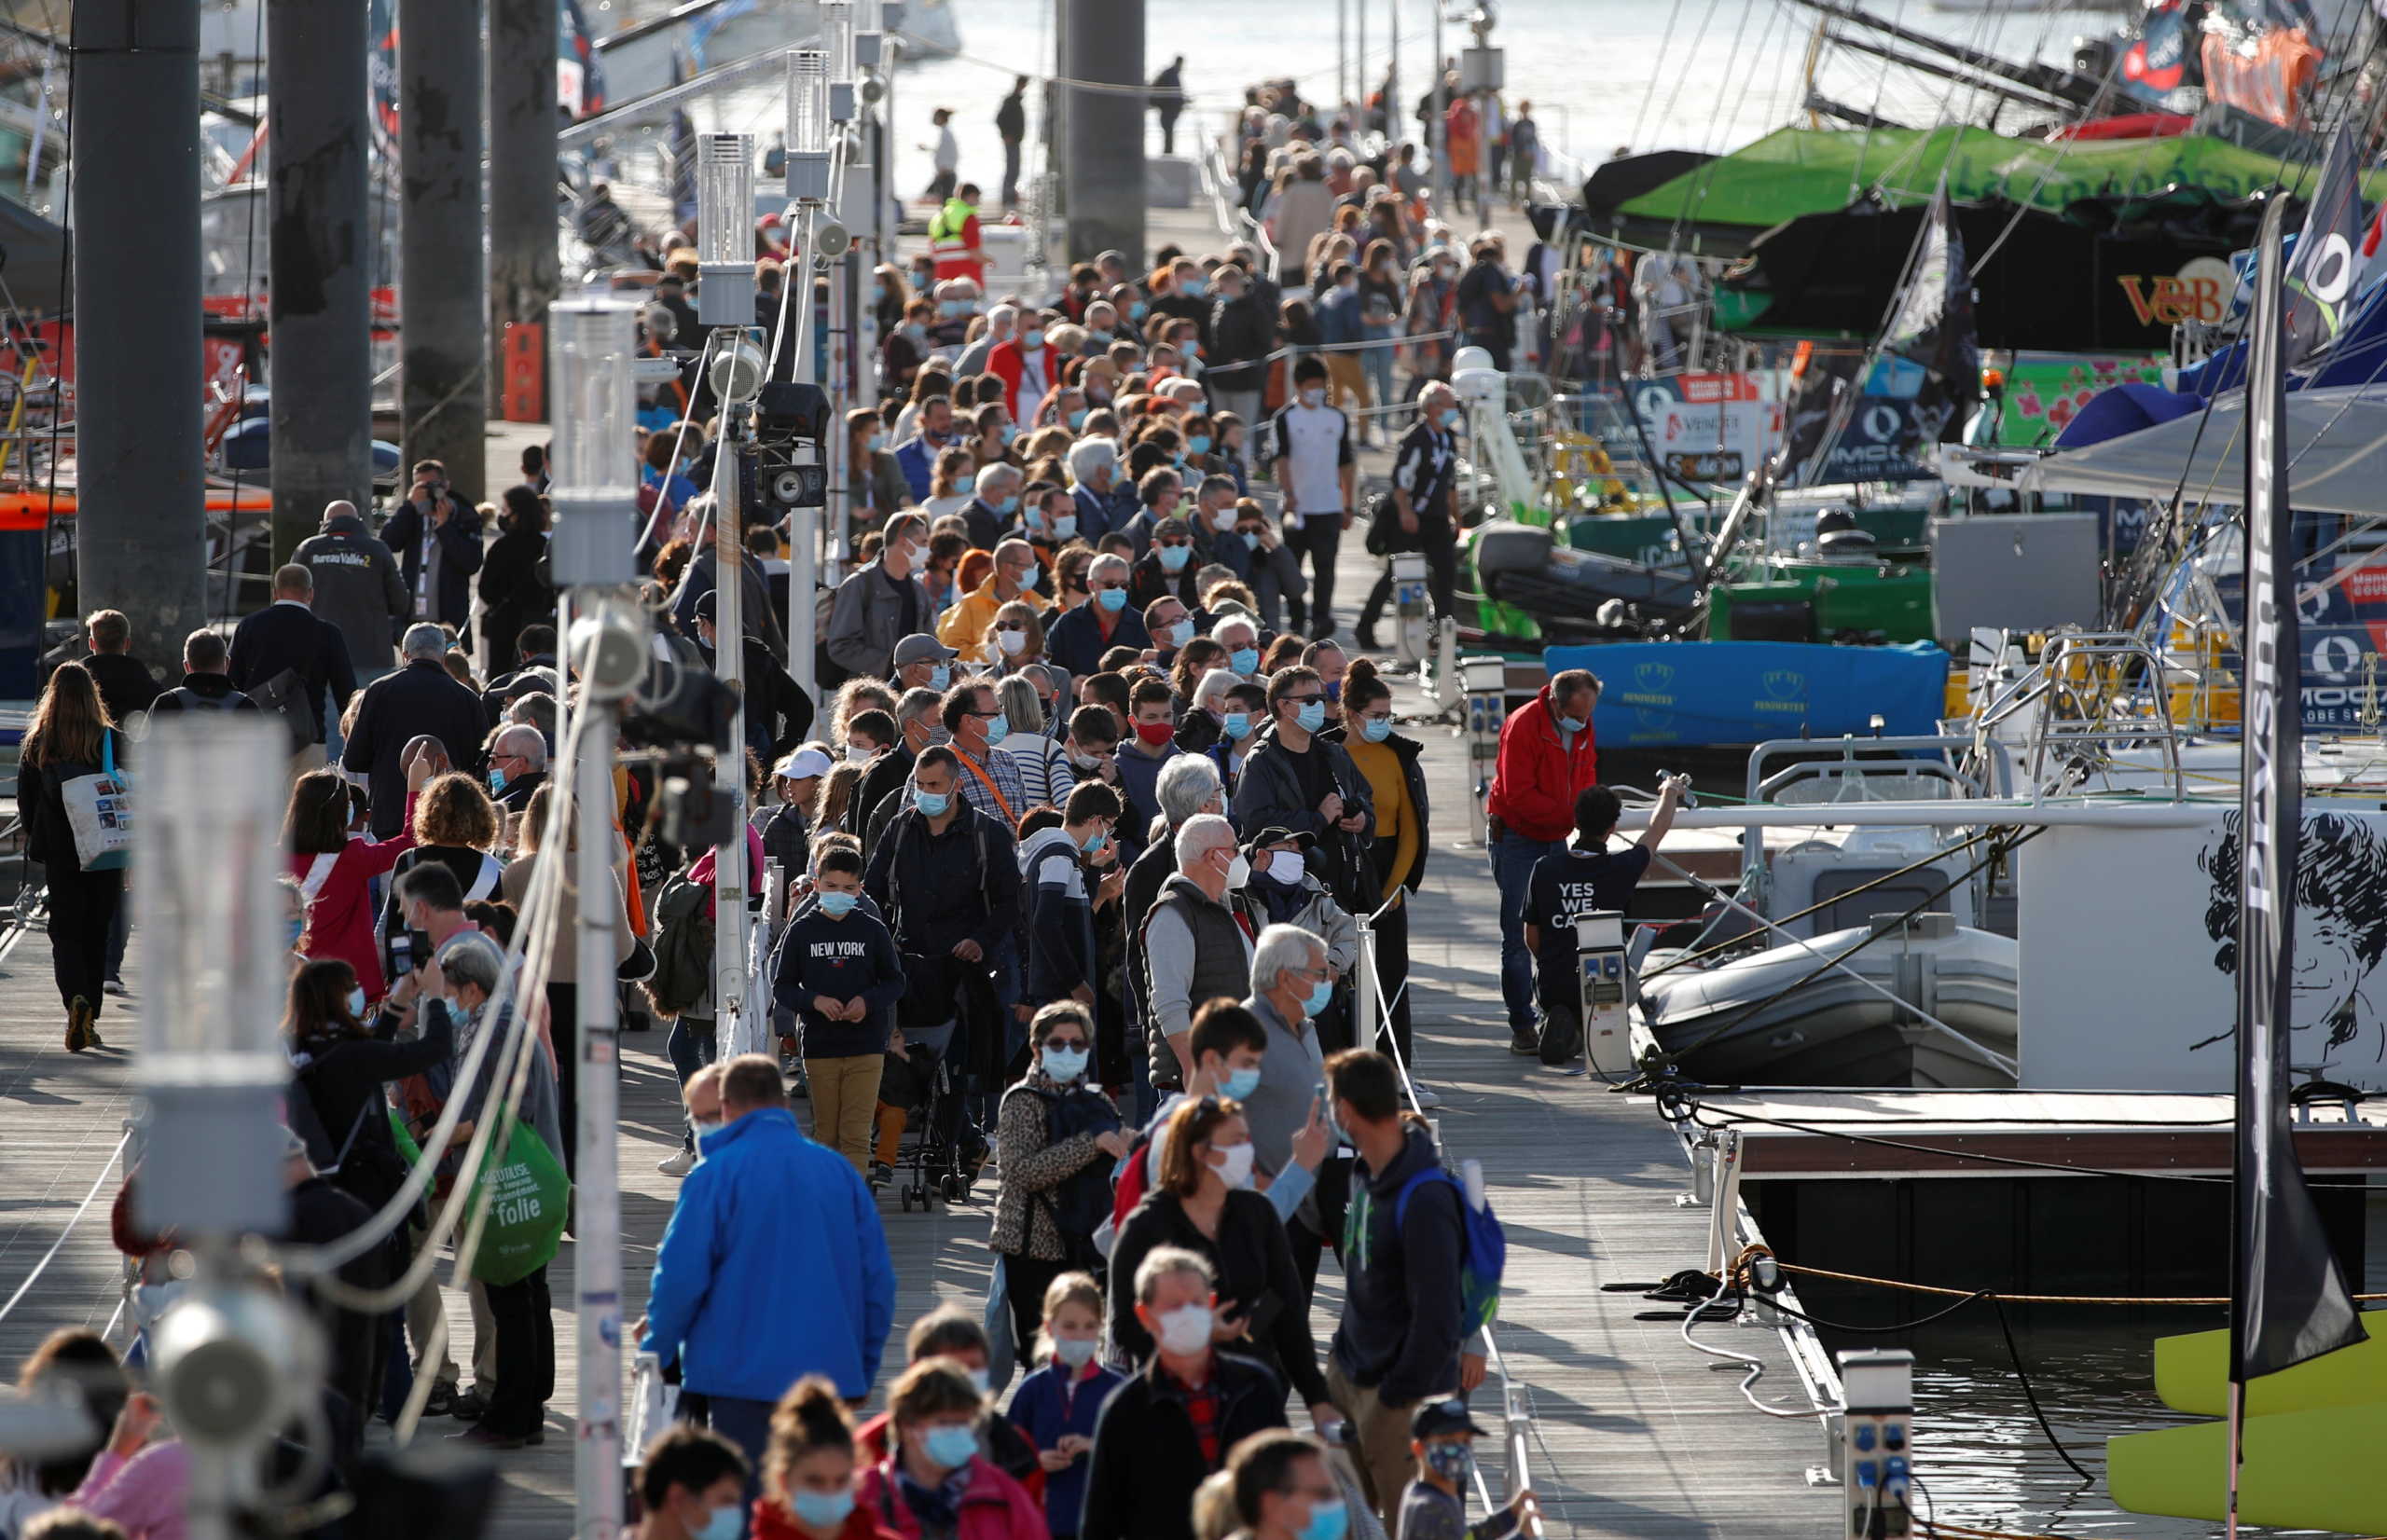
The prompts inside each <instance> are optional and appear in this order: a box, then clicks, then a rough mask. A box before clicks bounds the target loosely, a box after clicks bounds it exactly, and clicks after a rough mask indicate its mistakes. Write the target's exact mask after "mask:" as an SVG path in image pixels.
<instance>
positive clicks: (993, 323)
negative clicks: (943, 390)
mask: <svg viewBox="0 0 2387 1540" xmlns="http://www.w3.org/2000/svg"><path fill="white" fill-rule="evenodd" d="M1018 330H1019V307H1018V306H1016V305H996V306H992V307H990V308H989V309H987V324H986V328H985V330H983V331H981V332H980V333H979V334H978V337H977V338H976V340H974V341H973V342H972V343H971V344H970V345H969V346H968V347H966V348H964V349H962V350H961V356H960V357H959V358H957V359H955V360H954V361H953V372H954V374H955V375H956V376H957V377H958V378H962V379H968V378H971V377H972V376H973V375H981V374H984V373H986V372H987V354H988V353H991V352H993V351H995V345H996V344H997V343H1000V342H1008V341H1010V340H1011V339H1012V337H1013V335H1014V334H1015V333H1016V332H1017V331H1018Z"/></svg>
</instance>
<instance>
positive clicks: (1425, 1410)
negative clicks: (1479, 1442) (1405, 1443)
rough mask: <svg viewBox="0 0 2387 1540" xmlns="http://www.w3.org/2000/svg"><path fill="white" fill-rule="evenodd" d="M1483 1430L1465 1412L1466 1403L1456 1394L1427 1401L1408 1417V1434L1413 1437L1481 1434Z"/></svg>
mask: <svg viewBox="0 0 2387 1540" xmlns="http://www.w3.org/2000/svg"><path fill="white" fill-rule="evenodd" d="M1445 1433H1473V1434H1481V1433H1483V1429H1482V1428H1480V1427H1477V1426H1476V1425H1475V1419H1474V1418H1472V1417H1469V1415H1468V1414H1467V1403H1466V1402H1465V1401H1462V1400H1460V1399H1459V1398H1458V1397H1457V1396H1443V1397H1442V1399H1441V1400H1438V1401H1428V1402H1426V1403H1425V1404H1424V1405H1422V1406H1420V1407H1419V1408H1418V1409H1416V1410H1415V1411H1414V1412H1413V1413H1411V1415H1410V1418H1409V1436H1410V1437H1413V1438H1432V1437H1436V1436H1438V1435H1440V1434H1445Z"/></svg>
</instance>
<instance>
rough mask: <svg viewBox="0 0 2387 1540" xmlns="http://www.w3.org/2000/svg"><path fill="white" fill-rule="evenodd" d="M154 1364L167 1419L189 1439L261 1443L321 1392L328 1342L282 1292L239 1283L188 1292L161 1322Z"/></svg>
mask: <svg viewBox="0 0 2387 1540" xmlns="http://www.w3.org/2000/svg"><path fill="white" fill-rule="evenodd" d="M152 1362H153V1364H154V1366H155V1367H154V1380H153V1382H154V1383H155V1384H156V1386H157V1390H158V1399H159V1402H160V1403H161V1405H162V1406H163V1408H164V1409H165V1413H166V1420H167V1421H168V1422H169V1423H172V1424H173V1428H174V1431H175V1432H176V1433H178V1434H180V1435H181V1436H182V1437H183V1438H184V1439H186V1441H188V1442H190V1443H193V1444H199V1445H205V1446H208V1447H211V1448H214V1449H219V1450H239V1449H247V1448H262V1447H263V1446H264V1444H265V1442H266V1441H267V1440H268V1439H270V1438H271V1437H273V1436H274V1435H275V1434H277V1433H279V1432H281V1431H282V1428H283V1424H285V1423H288V1422H289V1421H290V1419H291V1418H292V1417H293V1416H294V1415H296V1414H297V1412H298V1411H299V1410H300V1409H301V1403H303V1402H304V1401H306V1400H307V1399H308V1398H310V1397H311V1396H313V1395H314V1394H315V1392H316V1389H317V1387H318V1386H319V1384H320V1383H321V1381H322V1377H323V1343H322V1339H321V1334H320V1332H319V1331H318V1330H317V1328H316V1327H315V1325H314V1323H313V1322H311V1321H310V1320H309V1319H307V1317H306V1316H305V1315H303V1314H302V1313H299V1312H298V1311H297V1310H296V1309H294V1308H293V1307H292V1306H291V1305H290V1304H289V1303H287V1302H286V1301H285V1300H284V1299H283V1298H282V1297H281V1296H280V1295H277V1294H269V1293H267V1292H265V1291H264V1290H263V1289H260V1288H256V1287H253V1286H245V1285H234V1286H228V1287H214V1288H207V1289H203V1290H201V1289H194V1290H193V1291H192V1292H191V1293H188V1294H186V1295H185V1296H184V1297H183V1298H182V1299H181V1300H180V1301H179V1302H178V1303H176V1304H175V1306H174V1307H173V1309H172V1310H170V1311H168V1312H167V1313H166V1314H165V1316H164V1318H163V1319H162V1320H160V1321H159V1323H158V1329H157V1333H156V1336H155V1353H154V1357H153V1359H152Z"/></svg>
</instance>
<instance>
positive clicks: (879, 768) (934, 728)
mask: <svg viewBox="0 0 2387 1540" xmlns="http://www.w3.org/2000/svg"><path fill="white" fill-rule="evenodd" d="M944 704H945V697H944V696H943V695H941V694H938V693H937V692H936V691H934V690H928V689H917V690H906V691H904V693H903V694H901V695H899V696H897V697H896V700H895V730H896V732H897V733H899V734H901V735H902V736H901V737H899V738H898V739H897V740H896V741H895V743H894V744H893V745H891V746H890V748H889V749H888V750H887V752H885V753H883V754H881V755H879V756H878V757H877V758H876V759H875V760H872V761H871V762H870V768H869V769H867V770H864V771H863V772H862V784H861V785H859V786H857V787H855V788H854V795H853V802H852V804H851V805H850V807H849V812H850V813H851V814H852V816H853V825H852V827H854V828H856V829H858V830H860V831H861V832H862V854H863V856H864V857H865V858H867V857H868V856H869V854H870V852H871V849H872V847H873V846H876V844H877V843H878V832H879V831H880V830H882V829H884V828H886V827H887V820H888V819H889V818H892V817H893V816H894V815H895V814H896V813H897V812H899V811H901V810H902V808H903V806H904V803H905V801H906V799H905V798H904V797H902V796H900V795H898V794H897V793H899V792H900V791H903V789H904V787H907V786H909V785H910V784H911V783H912V765H913V763H914V762H915V761H917V760H918V758H919V756H920V750H921V749H926V748H927V747H928V746H929V745H930V744H931V743H934V742H940V741H942V739H941V737H940V736H939V735H941V734H942V733H943V732H944V730H945V724H944V719H943V708H944Z"/></svg>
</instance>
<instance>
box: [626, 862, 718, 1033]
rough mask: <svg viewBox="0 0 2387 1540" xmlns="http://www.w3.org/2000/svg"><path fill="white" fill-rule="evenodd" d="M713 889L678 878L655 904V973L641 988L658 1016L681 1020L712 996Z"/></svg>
mask: <svg viewBox="0 0 2387 1540" xmlns="http://www.w3.org/2000/svg"><path fill="white" fill-rule="evenodd" d="M711 897H712V889H711V888H710V887H704V886H702V885H701V884H698V883H694V882H690V881H689V880H688V879H687V878H686V877H685V876H675V877H673V878H672V879H671V880H670V881H669V882H667V883H665V884H664V885H663V893H662V896H661V897H660V898H658V899H656V900H655V972H654V973H653V974H652V975H651V976H649V977H648V978H647V979H646V981H645V982H644V983H642V984H640V985H639V987H640V988H641V989H642V990H643V991H644V992H645V995H646V998H647V1003H648V1004H649V1005H651V1006H653V1007H654V1008H655V1014H656V1015H658V1016H664V1017H671V1016H677V1015H679V1014H680V1013H681V1012H682V1011H686V1010H687V1009H688V1008H689V1007H691V1006H694V1005H697V1004H700V1003H701V1002H702V1001H703V1000H704V998H705V997H706V996H708V995H710V994H711V993H712V942H713V929H712V925H713V922H712V917H711V915H709V914H706V913H705V901H706V900H708V899H710V898H711Z"/></svg>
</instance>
